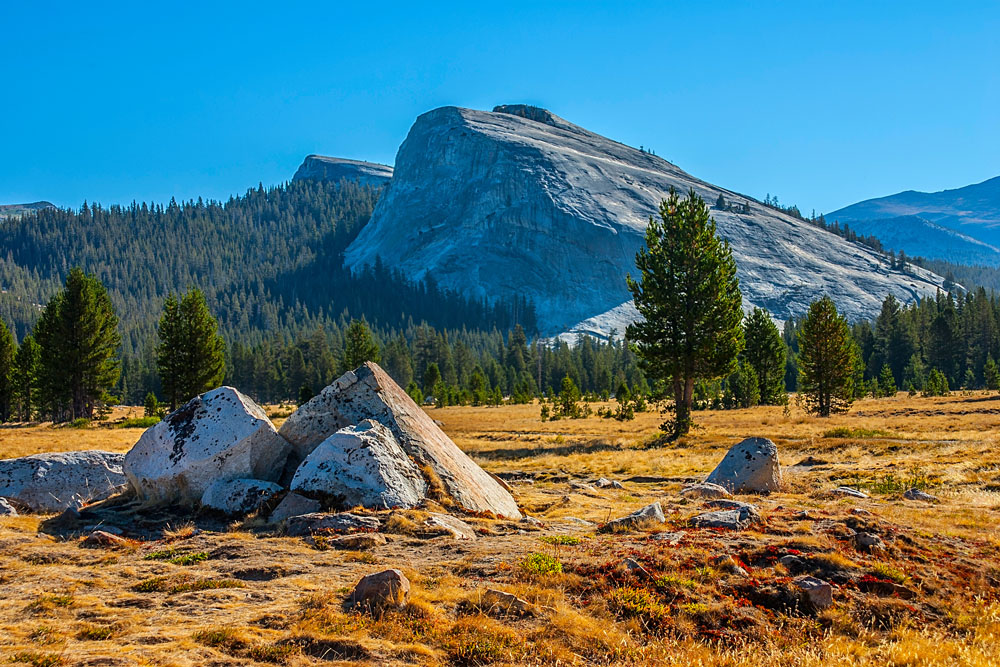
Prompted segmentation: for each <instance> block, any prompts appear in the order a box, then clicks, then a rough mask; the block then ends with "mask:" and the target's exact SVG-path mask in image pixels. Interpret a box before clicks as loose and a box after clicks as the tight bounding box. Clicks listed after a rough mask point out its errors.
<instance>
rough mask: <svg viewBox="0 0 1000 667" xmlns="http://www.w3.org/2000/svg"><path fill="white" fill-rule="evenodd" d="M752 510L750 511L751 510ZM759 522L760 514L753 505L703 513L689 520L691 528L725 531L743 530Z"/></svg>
mask: <svg viewBox="0 0 1000 667" xmlns="http://www.w3.org/2000/svg"><path fill="white" fill-rule="evenodd" d="M751 508H752V509H751ZM759 521H760V513H759V512H757V509H756V508H755V507H754V506H753V505H749V506H747V507H739V508H735V509H723V510H716V511H714V512H705V513H704V514H699V515H698V516H696V517H694V518H692V519H691V522H690V523H691V526H692V527H693V528H723V529H726V530H743V529H744V528H747V527H749V526H750V525H752V524H754V523H758V522H759Z"/></svg>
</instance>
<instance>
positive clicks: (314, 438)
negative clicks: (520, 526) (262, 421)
mask: <svg viewBox="0 0 1000 667" xmlns="http://www.w3.org/2000/svg"><path fill="white" fill-rule="evenodd" d="M366 419H372V420H374V421H376V422H379V423H380V424H382V425H383V426H385V427H386V428H388V429H389V430H390V431H391V432H392V434H393V435H394V436H395V438H396V441H397V442H398V443H399V445H400V446H401V447H402V449H403V451H404V452H406V454H407V456H408V457H410V458H411V459H412V460H413V461H414V463H416V465H417V466H418V467H421V468H426V470H427V471H428V472H426V473H425V474H424V478H425V479H427V480H428V482H430V481H431V480H430V479H428V477H429V476H432V477H433V478H436V479H434V480H433V481H434V483H437V480H440V484H441V486H443V491H444V492H445V493H447V494H448V496H450V497H451V498H452V499H453V500H454V501H455V502H456V503H457V504H459V505H460V506H462V507H464V508H465V509H468V510H471V511H474V512H492V513H494V514H497V515H501V516H506V517H509V518H511V519H519V518H521V512H520V510H519V509H518V507H517V503H516V502H515V501H514V498H513V496H511V495H510V493H509V492H507V491H506V490H504V488H503V487H501V486H500V484H498V483H497V481H496V480H495V479H493V478H492V477H491V476H490V475H489V474H488V473H487V472H486V471H485V470H483V469H482V468H480V467H479V466H478V465H477V464H476V463H475V462H474V461H473V460H472V459H470V458H469V457H468V456H467V455H466V454H465V452H463V451H462V450H461V449H459V448H458V446H457V445H455V443H454V442H452V440H451V438H449V437H448V436H447V435H445V433H444V431H442V430H441V429H440V428H439V427H438V426H437V424H435V423H434V420H433V419H431V418H430V417H429V416H428V415H427V413H425V412H424V411H423V409H422V408H420V406H418V405H417V404H416V403H414V402H413V399H412V398H410V397H409V396H408V395H407V394H406V392H405V391H403V389H402V388H401V387H400V386H399V385H397V384H396V383H395V382H394V381H393V380H392V378H390V377H389V375H388V374H387V373H386V372H385V371H383V370H382V369H381V368H380V367H379V366H378V365H377V364H374V363H372V362H365V364H364V365H362V366H360V367H359V368H357V369H356V370H354V371H348V372H347V373H345V374H344V375H342V376H341V377H340V378H338V379H337V380H336V381H335V382H334V383H333V384H331V385H330V386H328V387H326V388H325V389H324V390H323V391H322V392H320V393H319V395H317V396H315V397H314V398H313V399H312V400H310V401H309V402H308V403H306V404H305V405H303V406H302V407H300V408H299V409H298V410H296V411H295V412H294V413H292V415H291V416H290V417H289V418H288V420H287V421H286V422H285V423H284V424H283V425H282V427H281V431H280V433H281V435H282V436H283V437H284V438H285V439H286V440H287V441H288V442H289V443H291V446H292V447H293V455H294V456H296V457H298V458H299V459H300V460H304V459H305V458H306V457H307V456H309V454H311V453H312V451H313V450H314V449H316V448H317V447H318V446H319V445H320V444H321V443H322V442H323V441H324V440H326V439H327V438H329V437H330V436H331V435H333V434H334V433H336V432H337V431H339V430H340V429H342V428H345V427H347V426H351V425H353V424H359V423H361V422H363V421H364V420H366Z"/></svg>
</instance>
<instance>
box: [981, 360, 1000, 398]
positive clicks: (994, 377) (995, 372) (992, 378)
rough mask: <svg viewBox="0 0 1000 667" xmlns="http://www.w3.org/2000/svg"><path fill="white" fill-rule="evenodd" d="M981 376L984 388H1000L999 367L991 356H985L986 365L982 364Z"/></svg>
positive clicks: (994, 389)
mask: <svg viewBox="0 0 1000 667" xmlns="http://www.w3.org/2000/svg"><path fill="white" fill-rule="evenodd" d="M983 376H984V378H985V380H986V388H987V389H991V390H993V391H996V390H997V389H1000V369H998V368H997V362H996V361H994V360H993V357H992V356H988V357H986V365H985V366H983Z"/></svg>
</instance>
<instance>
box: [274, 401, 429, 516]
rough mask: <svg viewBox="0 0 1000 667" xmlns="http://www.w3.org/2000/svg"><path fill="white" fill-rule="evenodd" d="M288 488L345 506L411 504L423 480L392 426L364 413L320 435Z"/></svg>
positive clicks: (418, 498)
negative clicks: (333, 499) (361, 417)
mask: <svg viewBox="0 0 1000 667" xmlns="http://www.w3.org/2000/svg"><path fill="white" fill-rule="evenodd" d="M290 488H291V489H292V490H293V491H299V492H312V493H321V494H323V495H326V496H332V497H336V498H337V499H338V502H340V503H341V504H342V505H343V506H346V507H354V506H356V505H363V506H364V507H377V508H384V509H392V508H397V507H399V508H412V507H416V506H417V505H418V504H419V503H420V501H421V500H422V499H423V498H424V497H425V496H426V495H427V483H426V482H425V481H424V478H423V475H422V474H421V473H420V469H419V468H418V467H417V466H416V464H415V463H414V462H413V461H411V460H410V457H408V456H407V455H406V452H404V451H403V448H402V447H400V446H399V443H398V442H397V441H396V437H395V436H394V435H393V434H392V431H390V430H389V429H387V428H386V427H385V426H382V424H380V423H378V422H376V421H373V420H371V419H366V420H364V421H363V422H361V423H360V424H358V425H357V426H348V427H346V428H342V429H340V430H339V431H337V432H336V433H334V434H333V435H331V436H330V437H329V438H327V439H326V440H324V441H323V442H321V443H320V444H319V446H317V447H316V449H314V450H313V451H312V452H310V454H309V455H308V456H307V457H306V459H305V461H303V462H302V465H300V466H299V468H298V470H296V471H295V476H294V477H293V478H292V483H291V486H290Z"/></svg>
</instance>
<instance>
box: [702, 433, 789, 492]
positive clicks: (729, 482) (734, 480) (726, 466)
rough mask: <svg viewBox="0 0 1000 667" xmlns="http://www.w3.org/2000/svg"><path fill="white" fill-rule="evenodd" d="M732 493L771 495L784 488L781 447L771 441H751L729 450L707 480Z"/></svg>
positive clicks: (765, 439) (755, 439) (761, 439)
mask: <svg viewBox="0 0 1000 667" xmlns="http://www.w3.org/2000/svg"><path fill="white" fill-rule="evenodd" d="M705 482H706V483H708V484H718V485H719V486H722V487H724V488H725V489H726V490H727V491H729V492H731V493H770V492H771V491H778V490H779V489H780V488H781V465H780V464H779V463H778V447H777V445H775V444H774V443H773V442H771V441H770V440H768V439H767V438H747V439H746V440H743V441H742V442H738V443H736V444H735V445H733V447H732V448H731V449H730V450H729V452H728V453H727V454H726V456H725V458H723V459H722V462H721V463H719V465H718V466H716V468H715V470H713V471H712V474H710V475H709V476H708V478H707V479H706V480H705Z"/></svg>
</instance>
